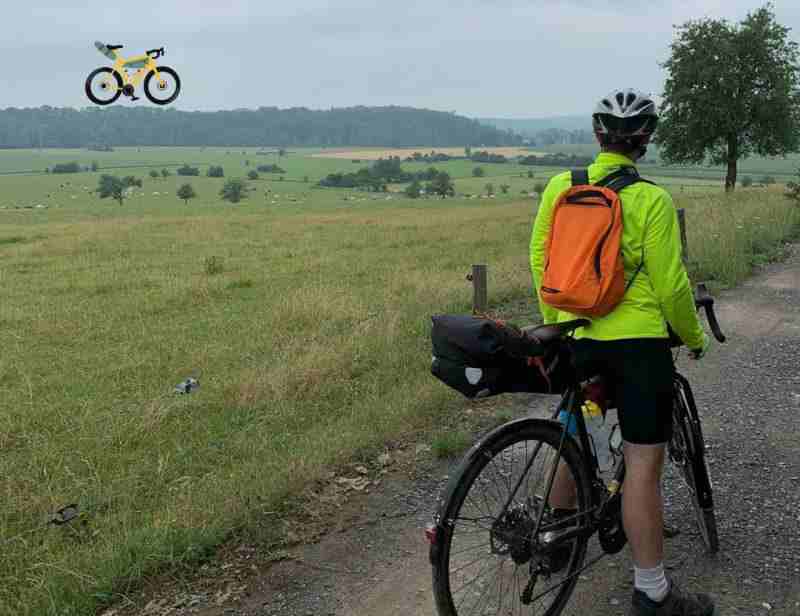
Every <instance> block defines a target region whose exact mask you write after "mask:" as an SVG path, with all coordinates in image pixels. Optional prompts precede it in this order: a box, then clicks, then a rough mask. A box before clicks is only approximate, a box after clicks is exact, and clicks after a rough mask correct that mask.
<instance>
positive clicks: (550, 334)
mask: <svg viewBox="0 0 800 616" xmlns="http://www.w3.org/2000/svg"><path fill="white" fill-rule="evenodd" d="M589 323H591V321H589V320H587V319H575V320H574V321H564V322H563V323H551V324H550V325H538V326H534V325H532V326H530V327H523V328H522V331H523V332H525V334H527V335H528V336H529V337H531V338H535V339H536V340H538V341H539V342H541V343H542V344H543V345H545V346H546V345H548V344H551V343H553V342H555V341H556V340H559V339H561V338H564V337H565V336H566V335H567V334H569V333H570V332H573V331H575V330H576V329H578V328H579V327H586V326H587V325H589Z"/></svg>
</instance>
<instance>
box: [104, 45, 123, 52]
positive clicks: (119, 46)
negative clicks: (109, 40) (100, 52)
mask: <svg viewBox="0 0 800 616" xmlns="http://www.w3.org/2000/svg"><path fill="white" fill-rule="evenodd" d="M106 47H108V48H109V49H110V50H111V51H114V50H115V49H122V47H123V45H106Z"/></svg>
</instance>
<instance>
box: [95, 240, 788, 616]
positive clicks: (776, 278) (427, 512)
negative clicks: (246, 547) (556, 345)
mask: <svg viewBox="0 0 800 616" xmlns="http://www.w3.org/2000/svg"><path fill="white" fill-rule="evenodd" d="M717 313H718V316H719V320H720V323H721V324H722V327H723V329H724V330H725V332H726V334H728V337H729V343H728V344H726V345H724V346H720V345H717V346H715V347H712V351H711V352H710V354H709V356H708V357H707V358H706V359H704V360H703V361H702V362H689V361H688V360H686V359H685V358H684V359H681V360H680V361H679V365H680V369H681V371H682V372H683V373H684V374H685V375H686V376H688V377H689V379H690V381H691V382H692V385H693V388H694V392H695V396H696V398H697V401H698V406H699V407H700V412H701V416H702V419H703V425H704V430H705V434H706V440H707V442H708V445H709V450H708V456H709V463H710V467H711V474H712V479H713V483H714V498H715V503H716V509H717V519H718V524H719V535H720V542H721V549H720V553H719V555H717V556H716V557H713V558H711V557H708V556H706V555H705V554H704V552H703V550H702V548H701V540H700V538H699V534H698V533H697V532H696V530H695V527H694V525H693V513H692V510H691V508H690V505H689V503H688V502H687V500H686V497H685V494H684V492H683V491H682V490H681V485H680V483H679V481H678V479H677V477H676V476H675V474H674V473H673V472H671V471H669V472H668V473H667V476H666V479H665V498H666V500H667V503H668V506H667V519H668V522H669V523H670V524H671V525H673V526H676V527H677V528H678V529H679V530H680V531H681V532H680V534H679V535H678V536H677V537H675V538H673V539H669V540H668V541H667V559H666V563H667V566H668V568H669V572H670V575H671V576H673V577H674V578H675V579H677V580H678V581H679V582H680V583H681V584H682V585H683V586H685V587H688V588H693V589H702V590H704V591H707V592H710V593H712V594H714V595H715V597H716V600H717V604H718V610H717V614H720V615H724V616H733V615H740V614H741V615H748V616H750V615H758V614H776V615H777V614H780V615H790V614H791V615H793V616H800V427H798V426H799V425H800V250H794V252H793V255H792V256H791V257H790V258H789V259H788V260H787V261H786V262H784V263H782V264H779V265H775V266H771V267H769V268H767V269H766V270H765V271H764V272H762V273H761V274H760V275H758V276H757V277H754V278H753V279H751V280H750V281H748V282H747V283H745V284H744V285H743V286H741V287H739V288H737V289H735V290H733V291H730V292H727V293H724V294H722V295H721V296H720V297H718V310H717ZM509 400H510V399H509ZM553 402H554V401H553V399H552V398H547V397H537V396H531V397H527V396H517V397H516V398H515V399H514V400H513V401H509V404H513V405H514V406H515V407H516V408H517V409H518V410H519V409H521V412H523V413H530V414H533V415H543V414H544V413H545V412H547V409H548V407H549V406H551V405H552V404H553ZM412 448H413V446H412ZM412 453H413V454H414V455H412V458H413V459H414V460H417V462H416V464H415V465H414V467H413V469H412V472H411V473H408V472H403V473H399V472H390V473H388V474H385V475H383V479H382V481H381V482H380V485H379V486H378V487H376V488H375V489H372V490H371V491H370V493H369V494H360V495H359V496H358V498H357V507H355V509H354V508H352V507H351V508H349V509H348V510H347V511H348V513H347V516H348V517H347V519H344V518H342V519H340V520H334V521H333V522H332V526H334V527H338V528H337V529H336V530H334V531H333V532H330V533H328V534H327V535H325V536H324V537H323V538H322V539H321V540H319V541H318V542H317V543H314V544H311V545H305V546H300V547H296V548H293V549H291V550H290V551H289V552H288V554H287V556H288V558H287V559H286V560H283V561H281V562H277V563H273V564H271V565H270V566H268V567H266V568H264V569H260V570H259V571H258V573H256V574H253V575H251V576H249V577H248V578H247V579H245V580H244V581H243V582H242V583H241V585H240V586H239V587H237V592H235V593H229V594H230V598H227V597H226V595H225V594H224V593H222V594H221V593H220V591H219V590H217V592H216V594H215V593H214V592H212V591H211V590H209V589H208V587H207V580H206V583H205V584H206V585H205V586H204V587H203V589H200V590H198V589H192V588H191V587H189V588H185V590H186V593H184V595H185V596H189V597H195V599H194V600H193V603H192V602H190V603H192V604H191V605H189V604H187V603H186V602H183V604H182V605H179V604H180V603H181V602H180V601H179V602H177V603H178V604H176V602H172V601H166V602H161V603H156V602H155V600H154V599H152V597H144V598H142V599H141V603H140V602H139V601H137V603H140V605H139V606H138V607H136V608H133V606H131V608H128V609H125V610H121V609H120V611H119V612H116V611H113V610H110V611H109V612H107V614H109V615H110V614H114V613H118V614H120V615H122V614H123V613H124V614H134V613H136V614H148V615H155V614H158V615H160V616H166V615H167V614H170V615H173V616H180V615H182V614H200V615H202V616H218V615H219V616H223V615H231V616H234V615H235V616H245V615H246V616H278V615H280V616H311V615H314V616H326V615H331V616H333V615H335V616H400V615H403V616H423V615H425V616H433V615H434V614H435V610H434V607H433V602H432V596H431V570H430V565H429V564H428V560H427V545H426V544H425V542H424V536H423V530H422V529H423V528H424V526H425V524H427V523H428V522H429V521H430V519H431V515H432V512H433V509H434V506H435V503H436V500H437V498H438V495H439V491H440V490H441V487H442V485H443V483H444V478H445V477H446V476H447V474H448V472H449V471H450V469H451V468H452V465H453V464H454V463H455V462H456V461H455V460H450V461H438V462H437V461H433V460H432V459H431V458H430V455H429V454H428V455H425V452H424V447H417V451H414V452H412ZM592 543H593V544H594V545H593V547H592V551H593V552H596V551H597V546H596V540H594V539H593V541H592ZM631 580H632V572H631V565H630V554H629V552H628V551H627V549H626V550H624V551H623V552H622V553H620V554H619V555H617V556H614V557H609V558H607V559H604V560H603V561H601V562H600V563H599V564H598V565H597V566H596V567H594V568H593V569H591V570H589V571H587V572H586V574H585V575H583V576H582V577H581V582H580V583H579V584H578V586H577V588H576V591H575V594H574V596H573V600H572V602H571V604H570V606H569V607H568V608H567V609H566V610H565V611H564V614H565V615H569V616H572V615H575V616H577V615H578V614H580V615H584V614H588V613H591V614H594V615H597V616H617V615H621V614H624V613H625V610H626V608H627V603H628V600H629V596H630V592H631ZM193 593H194V594H193ZM148 598H149V599H150V601H149V607H145V603H144V601H145V599H148ZM213 598H216V599H215V600H214V599H213Z"/></svg>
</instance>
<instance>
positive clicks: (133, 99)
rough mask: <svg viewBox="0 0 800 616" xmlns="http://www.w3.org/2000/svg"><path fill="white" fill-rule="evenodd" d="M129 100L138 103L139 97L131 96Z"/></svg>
mask: <svg viewBox="0 0 800 616" xmlns="http://www.w3.org/2000/svg"><path fill="white" fill-rule="evenodd" d="M131 100H132V101H138V100H139V97H138V96H131Z"/></svg>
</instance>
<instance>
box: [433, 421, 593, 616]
mask: <svg viewBox="0 0 800 616" xmlns="http://www.w3.org/2000/svg"><path fill="white" fill-rule="evenodd" d="M562 430H563V428H562V426H560V424H557V423H554V422H549V421H541V420H535V419H522V420H518V421H513V422H510V423H508V424H505V425H504V426H501V427H500V428H498V429H497V430H495V431H494V432H492V433H491V434H490V435H488V436H487V437H486V438H485V439H483V440H482V441H481V442H480V443H478V444H477V445H476V446H475V447H473V448H472V449H471V450H470V452H469V453H468V454H467V456H466V457H465V459H464V460H463V461H462V463H461V465H460V466H459V468H458V469H457V470H456V472H455V473H454V474H453V475H452V477H451V480H450V483H449V484H448V488H447V490H446V495H445V498H444V500H443V502H442V504H441V505H440V509H439V513H438V515H437V527H436V528H437V531H436V540H435V543H434V546H433V547H432V549H431V564H432V566H433V589H434V596H435V599H436V606H437V610H438V613H439V616H477V615H480V616H484V615H492V616H499V615H501V614H503V615H510V614H521V613H524V614H526V615H530V616H557V615H558V614H560V613H561V611H562V610H563V609H564V607H565V605H566V604H567V601H568V600H569V598H570V595H571V594H572V591H573V590H574V588H575V584H576V582H577V572H578V570H579V569H580V568H581V566H582V564H583V561H584V558H585V557H586V544H587V542H588V534H587V533H582V534H579V535H578V536H573V537H571V538H569V539H568V540H565V541H561V542H559V541H558V539H557V537H558V535H559V534H561V535H564V533H565V532H568V531H569V530H570V529H575V528H576V527H578V526H579V525H580V524H587V523H588V522H587V521H586V520H587V519H588V517H589V516H588V515H587V516H578V515H574V516H571V519H564V520H563V522H562V523H561V525H560V526H559V522H558V521H557V518H556V517H555V516H554V515H553V510H552V508H551V507H550V505H549V504H548V500H549V499H548V495H547V494H546V491H547V485H548V481H549V479H550V476H551V471H552V469H553V468H554V467H556V465H557V464H559V461H560V466H559V469H560V470H559V473H564V472H567V473H568V474H569V475H571V477H572V479H573V480H574V482H575V485H576V491H575V492H576V496H577V501H576V505H577V511H578V512H586V511H587V510H588V508H589V503H590V490H591V486H590V481H589V477H588V472H587V471H586V470H585V468H584V465H583V461H582V458H581V454H580V451H579V448H578V446H577V444H576V443H575V442H574V440H573V439H572V438H571V437H567V439H566V440H565V442H564V447H563V449H562V450H561V455H560V457H559V454H558V452H559V444H560V442H561V435H562ZM506 503H509V505H508V507H505V505H506ZM540 516H541V519H542V523H541V526H540V527H539V528H540V530H539V533H538V534H537V533H535V529H536V525H537V521H538V519H539V517H540ZM553 529H557V530H553Z"/></svg>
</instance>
